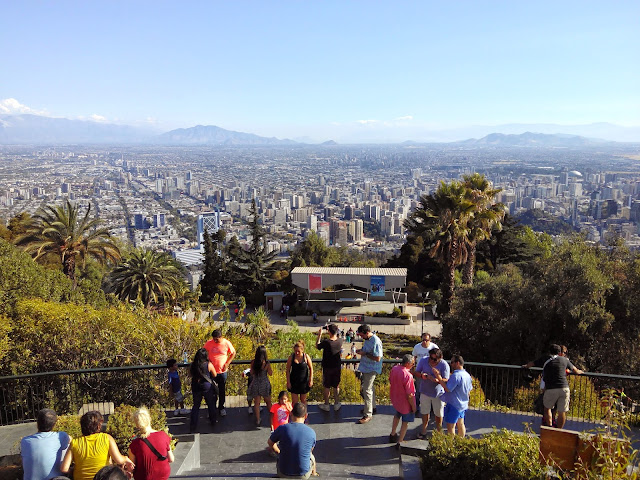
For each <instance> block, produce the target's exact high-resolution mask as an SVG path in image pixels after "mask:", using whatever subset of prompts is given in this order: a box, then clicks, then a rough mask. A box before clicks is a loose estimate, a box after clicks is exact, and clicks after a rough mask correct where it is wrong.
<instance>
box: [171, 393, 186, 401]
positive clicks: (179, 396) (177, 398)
mask: <svg viewBox="0 0 640 480" xmlns="http://www.w3.org/2000/svg"><path fill="white" fill-rule="evenodd" d="M173 398H174V399H175V401H176V402H178V403H182V402H183V401H184V395H182V392H173Z"/></svg>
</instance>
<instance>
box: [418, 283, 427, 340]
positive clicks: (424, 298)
mask: <svg viewBox="0 0 640 480" xmlns="http://www.w3.org/2000/svg"><path fill="white" fill-rule="evenodd" d="M428 297H429V292H422V330H421V331H420V335H421V336H422V334H423V333H424V306H425V304H426V303H427V298H428Z"/></svg>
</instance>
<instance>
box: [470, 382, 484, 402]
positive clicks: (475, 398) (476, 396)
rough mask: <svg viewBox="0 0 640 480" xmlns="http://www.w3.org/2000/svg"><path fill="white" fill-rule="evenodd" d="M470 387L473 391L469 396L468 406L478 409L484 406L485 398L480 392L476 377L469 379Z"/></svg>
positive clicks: (482, 392)
mask: <svg viewBox="0 0 640 480" xmlns="http://www.w3.org/2000/svg"><path fill="white" fill-rule="evenodd" d="M471 385H473V390H471V393H470V394H469V406H470V407H474V408H480V407H482V406H484V404H485V402H486V400H487V397H486V396H485V394H484V390H482V386H481V385H480V381H479V380H478V379H477V378H476V377H471Z"/></svg>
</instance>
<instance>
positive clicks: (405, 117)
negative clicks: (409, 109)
mask: <svg viewBox="0 0 640 480" xmlns="http://www.w3.org/2000/svg"><path fill="white" fill-rule="evenodd" d="M409 120H413V115H405V116H404V117H398V118H394V119H393V121H394V122H407V121H409Z"/></svg>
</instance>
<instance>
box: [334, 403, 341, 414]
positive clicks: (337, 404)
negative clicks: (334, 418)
mask: <svg viewBox="0 0 640 480" xmlns="http://www.w3.org/2000/svg"><path fill="white" fill-rule="evenodd" d="M340 407H342V404H341V403H334V404H333V409H334V410H335V411H336V412H337V411H338V410H340Z"/></svg>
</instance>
